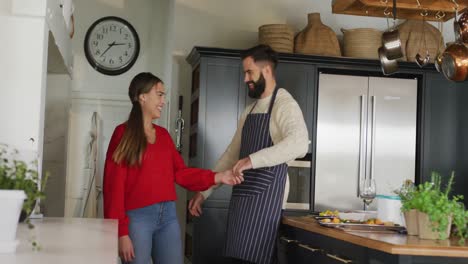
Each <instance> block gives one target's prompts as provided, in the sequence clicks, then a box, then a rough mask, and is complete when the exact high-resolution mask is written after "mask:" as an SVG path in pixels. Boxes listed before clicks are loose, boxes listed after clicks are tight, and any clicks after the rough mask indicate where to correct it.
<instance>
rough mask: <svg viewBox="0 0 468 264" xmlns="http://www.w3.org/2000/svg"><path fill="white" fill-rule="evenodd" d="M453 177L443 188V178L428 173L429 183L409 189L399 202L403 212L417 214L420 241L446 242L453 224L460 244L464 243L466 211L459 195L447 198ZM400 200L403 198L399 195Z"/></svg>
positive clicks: (434, 173) (433, 173) (452, 176)
mask: <svg viewBox="0 0 468 264" xmlns="http://www.w3.org/2000/svg"><path fill="white" fill-rule="evenodd" d="M454 177H455V174H454V173H453V172H452V175H451V176H450V178H449V181H448V183H447V186H446V187H445V189H444V188H442V177H441V176H440V174H438V173H437V172H432V173H431V181H429V182H424V183H422V184H420V185H418V186H417V187H415V188H413V189H410V191H409V192H407V193H406V195H403V199H402V202H403V203H402V204H403V205H402V211H403V212H409V211H411V210H416V211H417V216H418V217H417V225H418V233H419V237H420V238H421V239H441V240H444V239H447V238H448V237H449V236H450V230H451V226H452V223H453V224H454V225H455V227H456V235H457V236H458V237H459V238H460V240H459V243H460V244H464V243H465V240H466V236H467V232H466V231H467V226H466V225H467V219H468V211H466V210H465V207H464V205H463V203H461V202H460V200H462V199H463V197H462V196H461V195H455V196H453V197H451V196H450V191H451V188H452V185H453V182H454ZM400 197H402V195H400Z"/></svg>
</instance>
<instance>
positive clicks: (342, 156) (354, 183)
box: [314, 73, 418, 211]
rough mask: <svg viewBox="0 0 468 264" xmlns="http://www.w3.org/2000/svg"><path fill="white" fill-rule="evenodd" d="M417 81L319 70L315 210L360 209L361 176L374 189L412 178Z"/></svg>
mask: <svg viewBox="0 0 468 264" xmlns="http://www.w3.org/2000/svg"><path fill="white" fill-rule="evenodd" d="M417 86H418V84H417V80H416V79H399V78H379V77H364V76H350V75H336V74H324V73H320V77H319V90H318V112H317V115H318V116H317V119H318V120H317V149H316V151H317V153H316V164H315V169H316V171H315V207H314V209H315V210H316V211H322V210H326V209H338V210H348V209H362V208H363V202H362V200H361V199H360V198H359V181H360V180H361V179H363V178H365V177H370V178H373V179H375V181H376V187H377V194H391V193H392V191H393V190H394V189H396V188H398V187H399V186H400V185H401V184H402V183H403V181H404V180H405V179H411V180H413V181H414V178H415V166H416V164H415V162H416V161H415V154H416V115H417V114H416V111H417V110H416V108H417ZM375 208H376V201H374V202H373V203H372V204H371V206H370V209H375Z"/></svg>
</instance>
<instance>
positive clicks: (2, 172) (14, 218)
mask: <svg viewBox="0 0 468 264" xmlns="http://www.w3.org/2000/svg"><path fill="white" fill-rule="evenodd" d="M18 154H19V153H18V151H17V150H10V149H9V147H8V145H6V144H0V211H2V219H3V220H0V222H1V224H0V241H1V242H0V244H2V243H3V245H0V251H3V252H14V251H15V249H16V246H17V244H18V242H17V241H16V240H15V238H16V229H17V225H18V220H19V216H20V214H21V212H22V214H23V219H22V220H24V218H27V216H29V215H30V214H31V212H32V211H33V209H34V207H35V205H36V201H37V200H38V199H43V198H45V195H44V192H43V190H44V188H45V183H46V182H47V178H48V174H47V173H46V174H45V176H44V177H43V178H42V180H41V181H40V182H39V173H38V171H37V161H34V162H32V164H30V165H28V164H27V163H26V162H25V161H23V160H18V159H17V158H16V157H17V156H18ZM26 223H27V224H28V226H29V228H31V229H32V228H33V227H34V226H33V225H32V224H31V223H30V222H29V219H27V220H26ZM32 245H33V248H35V249H38V244H37V242H36V241H35V240H34V239H32Z"/></svg>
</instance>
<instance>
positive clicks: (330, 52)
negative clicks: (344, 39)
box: [294, 13, 341, 56]
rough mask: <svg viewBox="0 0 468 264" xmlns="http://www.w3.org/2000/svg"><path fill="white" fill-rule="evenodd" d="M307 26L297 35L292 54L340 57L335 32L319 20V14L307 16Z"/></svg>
mask: <svg viewBox="0 0 468 264" xmlns="http://www.w3.org/2000/svg"><path fill="white" fill-rule="evenodd" d="M307 21H308V23H307V26H306V27H305V28H304V29H303V30H302V31H301V32H299V34H297V36H296V39H295V42H294V52H296V53H302V54H315V55H323V56H341V50H340V43H339V42H338V39H337V37H336V34H335V32H334V31H333V30H332V29H331V28H330V27H328V26H326V25H324V24H323V23H322V21H321V20H320V13H310V14H308V16H307Z"/></svg>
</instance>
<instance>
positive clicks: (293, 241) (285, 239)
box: [280, 237, 297, 244]
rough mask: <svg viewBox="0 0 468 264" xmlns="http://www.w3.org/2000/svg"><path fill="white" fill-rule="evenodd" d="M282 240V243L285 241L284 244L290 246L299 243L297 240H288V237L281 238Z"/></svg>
mask: <svg viewBox="0 0 468 264" xmlns="http://www.w3.org/2000/svg"><path fill="white" fill-rule="evenodd" d="M280 240H281V241H284V242H286V243H288V244H289V243H295V242H297V240H293V239H289V238H287V237H280Z"/></svg>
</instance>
